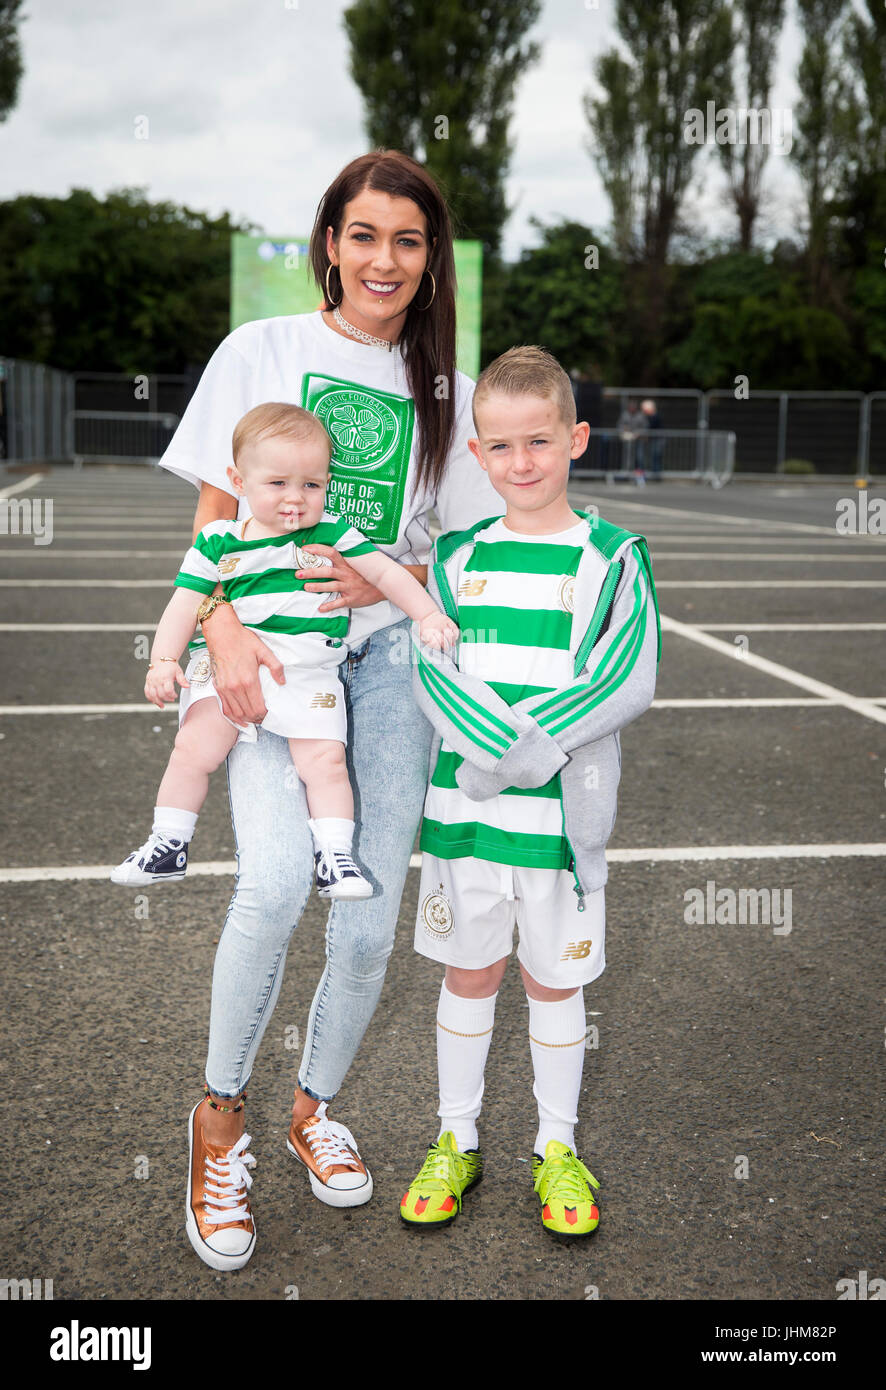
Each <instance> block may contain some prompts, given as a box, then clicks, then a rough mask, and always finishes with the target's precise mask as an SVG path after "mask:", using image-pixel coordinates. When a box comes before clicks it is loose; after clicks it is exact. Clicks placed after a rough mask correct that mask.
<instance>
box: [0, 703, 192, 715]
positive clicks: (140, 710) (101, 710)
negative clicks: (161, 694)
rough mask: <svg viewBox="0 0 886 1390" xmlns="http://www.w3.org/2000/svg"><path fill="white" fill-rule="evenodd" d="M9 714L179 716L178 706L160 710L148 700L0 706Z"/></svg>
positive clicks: (2, 712) (0, 713)
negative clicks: (137, 702) (126, 702)
mask: <svg viewBox="0 0 886 1390" xmlns="http://www.w3.org/2000/svg"><path fill="white" fill-rule="evenodd" d="M7 714H157V715H160V714H178V705H177V704H175V705H167V706H166V708H165V709H162V710H161V709H158V708H157V706H156V705H151V704H149V703H148V701H147V700H144V701H142V703H141V704H138V705H134V704H129V705H0V715H7Z"/></svg>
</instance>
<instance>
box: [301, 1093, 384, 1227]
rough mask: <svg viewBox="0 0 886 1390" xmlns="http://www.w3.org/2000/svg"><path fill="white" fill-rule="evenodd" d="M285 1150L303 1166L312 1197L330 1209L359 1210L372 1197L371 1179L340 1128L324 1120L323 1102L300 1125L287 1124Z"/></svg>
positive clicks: (350, 1137)
mask: <svg viewBox="0 0 886 1390" xmlns="http://www.w3.org/2000/svg"><path fill="white" fill-rule="evenodd" d="M286 1147H287V1149H288V1150H289V1152H290V1153H291V1154H292V1156H293V1158H297V1159H298V1160H299V1162H300V1163H303V1164H304V1165H305V1167H306V1168H307V1170H308V1176H309V1177H310V1179H311V1188H312V1190H313V1193H314V1196H315V1197H319V1198H320V1201H321V1202H326V1203H327V1205H328V1206H330V1207H359V1206H362V1205H363V1203H364V1202H368V1201H369V1199H370V1197H371V1196H372V1176H371V1174H370V1173H369V1170H368V1169H367V1167H366V1164H365V1163H364V1162H363V1160H362V1158H361V1157H360V1154H359V1152H358V1150H357V1145H356V1143H355V1142H354V1136H353V1134H352V1133H351V1131H350V1130H349V1129H346V1128H345V1126H344V1125H340V1124H336V1123H335V1121H334V1120H329V1119H327V1118H326V1101H325V1100H324V1101H321V1102H320V1105H319V1106H318V1107H317V1112H316V1114H314V1115H308V1116H307V1117H306V1118H305V1119H304V1120H302V1121H301V1123H300V1124H297V1125H296V1124H290V1126H289V1138H288V1139H287V1141H286Z"/></svg>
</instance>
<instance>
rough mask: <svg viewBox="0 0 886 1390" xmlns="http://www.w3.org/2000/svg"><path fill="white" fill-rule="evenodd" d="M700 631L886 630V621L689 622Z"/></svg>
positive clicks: (689, 625) (690, 625)
mask: <svg viewBox="0 0 886 1390" xmlns="http://www.w3.org/2000/svg"><path fill="white" fill-rule="evenodd" d="M686 626H687V627H697V628H698V630H699V632H886V623H687V624H686Z"/></svg>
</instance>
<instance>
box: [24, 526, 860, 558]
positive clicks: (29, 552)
mask: <svg viewBox="0 0 886 1390" xmlns="http://www.w3.org/2000/svg"><path fill="white" fill-rule="evenodd" d="M53 534H54V535H55V536H59V532H58V531H57V530H55V531H54V533H53ZM142 534H143V533H142ZM154 534H159V536H160V537H162V539H164V540H168V539H169V535H168V533H165V532H160V533H154ZM59 538H60V539H62V540H67V539H69V537H67V536H59ZM31 539H32V538H31V537H30V536H22V537H20V538H18V539H17V540H16V541H15V542H14V543H13V544H12V545H10V546H0V559H3V560H5V559H9V558H10V557H13V556H14V557H15V558H16V559H22V558H29V557H34V558H36V559H38V560H39V559H44V560H45V559H53V560H55V559H58V558H59V557H63V558H64V559H70V558H71V557H72V556H76V557H77V559H81V560H122V559H127V558H132V559H134V560H146V559H176V558H180V557H181V556H182V554H183V553H184V551H183V549H182V547H179V548H178V549H177V550H159V549H158V550H65V549H63V548H62V547H60V546H57V545H54V544H50V545H40V546H36V545H33V544H31ZM184 548H185V549H186V548H187V546H185V547H184ZM653 559H654V561H655V563H656V564H657V563H658V562H659V560H706V561H710V560H716V561H718V562H720V563H725V564H729V563H731V564H736V563H745V564H756V563H765V564H782V565H785V564H803V563H804V562H805V563H810V562H811V563H814V564H817V565H821V564H833V565H852V564H855V565H869V564H872V563H875V562H876V561H877V560H881V561H886V547H884V549H883V551H882V553H881V554H879V555H812V554H801V555H774V554H767V555H758V554H749V553H748V552H747V551H739V550H729V551H724V550H655V551H653Z"/></svg>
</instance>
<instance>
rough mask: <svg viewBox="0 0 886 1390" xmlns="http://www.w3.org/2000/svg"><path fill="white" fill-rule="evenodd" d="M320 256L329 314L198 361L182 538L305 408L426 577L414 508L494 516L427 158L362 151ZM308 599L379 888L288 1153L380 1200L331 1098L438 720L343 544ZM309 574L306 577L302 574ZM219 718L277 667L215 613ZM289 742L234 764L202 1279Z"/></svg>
mask: <svg viewBox="0 0 886 1390" xmlns="http://www.w3.org/2000/svg"><path fill="white" fill-rule="evenodd" d="M311 266H312V269H313V272H314V275H315V278H316V280H317V282H318V284H319V285H321V286H322V287H323V290H324V293H325V296H326V299H325V306H326V307H324V308H323V309H322V310H318V311H317V312H316V313H312V314H300V315H292V316H289V317H285V318H277V319H268V320H262V321H259V322H256V323H249V324H244V325H243V326H242V327H240V328H238V329H236V330H235V331H234V332H233V333H232V334H230V336H229V337H228V338H226V339H225V341H224V342H223V343H222V344H221V345H220V346H219V348H218V349H217V350H216V352H215V354H214V355H213V357H212V359H211V361H210V362H209V364H208V366H207V368H206V371H205V372H204V375H203V377H202V379H201V381H200V385H199V387H198V388H197V391H196V393H195V395H194V397H193V399H192V401H191V402H190V404H189V406H188V409H187V411H186V412H185V415H184V417H183V419H182V422H181V424H180V426H179V428H178V430H177V432H176V435H175V437H174V439H173V441H172V443H171V445H170V447H169V449H168V450H167V452H166V454H165V456H164V458H163V459H162V463H163V465H164V467H167V468H170V469H172V471H174V472H176V473H179V474H180V475H181V476H183V477H186V478H188V479H189V480H190V481H192V482H194V483H195V484H198V485H199V486H200V500H199V503H198V506H197V514H196V518H195V532H196V531H197V530H199V529H200V528H201V527H202V526H205V525H206V524H208V523H209V522H210V521H213V520H218V519H222V518H228V519H229V518H233V517H234V516H235V515H236V510H237V506H236V499H235V498H234V497H233V495H232V494H231V493H230V492H229V491H228V488H227V485H226V481H225V468H226V467H227V464H228V462H229V459H230V452H231V447H230V441H231V433H232V430H233V427H234V424H235V423H236V421H237V420H238V419H239V418H240V416H241V415H243V414H244V413H245V412H246V411H247V410H248V409H250V408H251V407H252V406H254V405H257V404H259V403H260V402H261V401H266V400H280V401H292V402H294V403H295V404H298V405H304V406H306V407H307V408H308V409H310V410H312V411H313V412H314V413H315V414H316V415H317V416H318V417H319V418H320V419H321V420H322V421H323V423H324V424H325V425H326V427H327V429H328V430H329V432H330V433H331V434H332V436H333V439H334V440H335V443H336V450H335V457H334V461H333V478H332V481H331V482H330V486H329V490H328V492H327V506H328V508H329V510H331V511H335V512H339V513H340V514H342V515H344V516H346V517H347V518H348V520H349V521H350V522H351V523H352V524H353V525H354V526H357V527H358V528H360V529H361V530H362V531H363V532H364V533H365V534H366V535H367V536H368V537H369V539H370V540H372V541H373V542H375V544H376V545H378V546H380V547H381V548H382V549H384V550H385V551H386V553H388V554H390V555H391V556H393V558H394V559H396V560H398V561H399V562H400V563H401V564H405V565H406V566H407V568H408V569H409V570H410V571H411V572H412V573H413V574H416V575H417V576H418V577H420V578H421V579H422V580H423V581H424V580H425V579H426V568H425V562H426V560H427V557H428V554H429V550H430V543H429V538H428V525H427V511H428V509H429V507H431V506H433V507H434V510H435V512H436V513H437V515H438V517H439V519H440V522H441V524H442V526H443V528H444V529H445V530H449V529H456V528H462V527H465V526H469V525H472V524H473V523H474V522H477V521H480V520H482V519H484V518H486V517H489V516H494V515H498V514H499V513H500V511H501V505H500V501H499V499H498V497H497V496H496V494H495V493H494V492H493V491H492V489H491V487H490V486H489V483H488V480H487V479H486V475H485V474H484V473H482V472H481V470H480V469H479V468H477V466H476V464H475V463H474V461H473V459H472V458H471V456H470V454H469V451H468V448H467V440H468V438H470V437H471V436H472V435H473V432H474V431H473V424H472V420H471V394H472V384H471V382H470V381H469V379H468V378H467V377H465V376H463V375H462V374H461V373H459V372H457V371H456V369H455V271H454V261H453V252H452V233H451V228H450V222H449V216H448V212H447V208H446V204H445V202H444V200H443V198H442V196H441V194H440V192H439V190H438V189H437V187H436V185H435V184H434V182H433V180H432V179H431V178H430V177H429V176H428V175H427V174H426V173H425V171H424V170H423V169H422V168H421V166H420V165H418V164H416V163H415V162H414V161H413V160H411V159H409V158H408V157H407V156H405V155H403V154H400V153H398V152H396V151H383V150H378V151H375V152H373V153H371V154H368V155H364V156H362V157H361V158H360V159H356V160H354V161H353V162H352V163H351V164H349V165H348V166H347V167H346V168H345V169H344V170H343V171H342V172H341V174H339V176H338V178H336V179H335V181H334V182H333V183H332V185H331V186H330V188H329V189H328V190H327V192H326V194H325V196H324V198H323V199H322V201H321V203H320V207H319V209H318V212H317V218H316V221H315V224H314V230H313V233H312V238H311ZM315 550H316V551H318V552H319V553H321V554H324V555H326V556H327V557H328V558H329V559H331V560H332V561H333V566H332V568H331V569H330V570H324V578H325V580H326V582H324V583H321V584H310V585H308V587H309V588H310V589H312V590H313V591H324V590H326V591H329V592H330V601H329V602H328V603H326V604H324V606H323V609H321V611H327V612H331V611H333V610H334V609H336V608H342V607H351V608H352V609H353V610H354V611H353V614H352V619H351V627H350V633H349V637H348V646H349V649H350V654H349V656H348V659H347V661H346V662H345V663H344V664H343V666H342V668H341V675H342V681H343V683H344V685H345V689H346V692H347V698H348V726H349V743H348V763H349V769H350V773H351V778H352V783H353V786H354V790H355V800H356V803H357V804H356V813H355V820H356V826H357V831H356V841H355V843H356V850H355V854H356V857H357V858H358V860H359V862H360V864H361V867H362V868H363V871H364V873H366V875H367V876H368V877H369V878H370V879H371V881H372V883H373V886H374V889H375V892H374V896H373V897H372V898H369V899H367V900H363V901H338V902H336V903H335V904H334V906H333V908H332V910H331V912H330V915H329V920H328V925H327V931H326V968H325V969H324V971H323V974H322V976H321V979H320V982H319V984H318V986H317V991H316V993H315V995H314V1001H313V1004H312V1006H311V1011H310V1015H309V1018H308V1025H307V1037H306V1041H305V1049H304V1055H303V1057H302V1061H301V1066H300V1068H299V1078H298V1086H297V1088H296V1091H295V1100H294V1105H293V1111H292V1123H291V1126H290V1131H289V1139H288V1148H289V1151H290V1152H291V1153H292V1154H293V1155H294V1157H296V1158H298V1159H299V1160H300V1161H301V1162H302V1163H303V1164H304V1165H305V1166H306V1167H307V1169H308V1174H309V1177H310V1183H311V1188H312V1190H313V1192H314V1194H315V1195H316V1196H317V1197H319V1198H320V1200H321V1201H324V1202H326V1203H328V1204H330V1205H332V1206H356V1205H359V1204H360V1203H363V1202H366V1201H368V1200H369V1198H370V1197H371V1195H372V1178H371V1176H370V1174H369V1172H368V1169H367V1167H366V1165H365V1163H364V1162H363V1160H362V1159H361V1157H360V1154H359V1151H358V1148H357V1144H356V1142H355V1141H354V1139H353V1137H352V1135H351V1134H350V1131H349V1130H347V1129H346V1128H345V1127H344V1126H343V1125H341V1124H337V1123H334V1122H332V1121H331V1120H330V1119H329V1118H328V1115H327V1113H326V1108H327V1103H328V1102H329V1101H330V1100H332V1098H333V1097H334V1096H335V1095H336V1093H337V1091H338V1089H339V1087H340V1086H341V1083H342V1081H343V1079H344V1077H345V1075H346V1073H347V1071H348V1068H349V1067H350V1064H351V1062H352V1061H353V1059H354V1056H355V1055H356V1052H357V1049H358V1048H359V1045H360V1042H361V1040H362V1038H363V1035H364V1033H365V1031H366V1028H367V1025H368V1024H369V1021H370V1019H371V1017H372V1014H373V1012H374V1010H375V1006H376V1004H377V1002H378V998H379V995H380V993H381V989H382V985H383V982H384V975H385V969H386V966H387V961H388V957H389V955H390V952H391V949H392V946H393V941H394V930H395V926H396V920H397V913H398V909H399V904H400V897H401V894H402V891H403V884H404V882H405V878H406V871H407V869H408V867H409V856H410V852H411V849H412V845H413V841H414V837H415V832H416V828H417V826H418V821H419V817H420V814H421V806H422V798H423V794H424V790H425V781H426V776H427V766H428V753H429V747H430V736H431V731H430V726H429V725H428V723H427V722H426V720H425V719H424V716H423V715H422V714H421V713H420V712H419V710H418V709H417V707H416V706H415V704H414V702H413V699H412V694H411V667H410V663H409V659H408V656H405V653H407V652H408V636H407V634H408V629H409V623H408V621H407V620H405V619H404V618H403V615H402V614H401V613H400V612H399V610H396V609H394V608H393V607H392V606H391V605H390V604H389V603H387V602H386V601H383V600H382V596H381V595H380V594H379V592H378V590H376V589H374V588H372V587H371V586H370V585H369V584H367V583H366V582H365V581H364V580H362V579H361V578H360V577H359V575H357V574H356V572H355V571H354V570H353V569H352V568H351V567H350V566H349V565H348V564H347V562H346V561H345V560H344V559H343V558H342V557H341V556H340V555H338V553H337V552H336V551H334V550H330V549H329V548H328V547H315ZM311 573H312V571H311V570H309V569H304V570H299V571H298V577H299V578H303V579H310V578H311ZM204 634H205V637H206V641H207V644H208V646H209V649H210V652H211V654H212V657H213V660H214V662H215V667H216V673H217V674H216V686H217V689H218V691H219V694H220V696H221V698H222V704H223V708H224V711H225V713H226V714H227V715H228V716H229V717H230V718H231V719H234V720H235V721H237V722H238V723H244V722H253V723H255V722H258V721H259V720H260V719H261V718H263V716H264V712H265V706H264V703H263V701H262V696H261V688H260V684H259V680H258V669H259V666H260V665H261V664H265V665H267V666H268V667H269V668H270V670H271V672H272V674H275V676H276V677H277V678H278V679H279V677H280V673H281V669H280V666H279V663H278V662H277V661H276V660H275V658H274V657H273V655H272V654H271V653H270V652H269V651H268V649H267V648H266V647H265V646H264V644H263V643H262V642H261V640H260V639H259V638H258V637H257V636H256V635H255V634H254V633H250V632H247V631H246V630H245V629H244V628H243V627H242V626H241V624H240V623H239V621H238V620H237V618H236V617H235V615H234V613H233V611H232V610H231V609H230V608H229V607H228V606H227V605H224V604H222V605H219V606H218V607H217V608H215V609H214V611H213V612H212V613H211V614H209V615H208V616H206V617H205V619H204ZM289 764H290V759H289V754H288V749H287V746H286V742H285V740H283V739H279V738H275V737H274V735H272V734H268V733H266V732H265V731H263V730H261V729H259V730H258V741H257V742H256V743H254V744H245V743H244V744H238V745H237V746H236V747H235V748H234V750H233V752H232V753H231V755H230V757H229V759H228V782H229V788H230V797H231V815H232V820H233V824H234V833H235V839H236V845H237V856H238V865H239V872H238V878H237V887H236V891H235V894H234V897H233V900H232V902H231V906H230V909H229V911H228V916H227V920H226V922H225V927H224V931H223V933H222V935H221V938H220V940H219V946H218V952H217V954H216V961H215V968H214V973H213V983H212V1008H211V1014H210V1036H209V1052H208V1057H207V1064H206V1086H205V1087H204V1091H205V1092H206V1098H205V1100H204V1101H203V1102H201V1103H200V1104H198V1105H197V1106H195V1108H194V1111H193V1112H192V1114H191V1119H190V1149H191V1164H190V1175H189V1183H188V1194H187V1200H186V1218H187V1230H188V1235H189V1237H190V1240H191V1243H192V1245H193V1246H194V1249H195V1250H196V1251H197V1253H198V1255H200V1257H201V1259H203V1260H205V1261H206V1263H207V1264H209V1265H211V1266H212V1267H213V1268H214V1269H238V1268H240V1267H241V1266H242V1265H244V1264H245V1263H246V1261H247V1260H248V1259H249V1258H250V1256H251V1254H252V1251H253V1249H254V1247H255V1223H254V1220H253V1217H252V1213H251V1210H250V1205H249V1199H248V1189H249V1187H250V1186H251V1182H252V1179H251V1176H250V1174H249V1172H248V1168H249V1167H250V1166H251V1165H252V1164H253V1163H254V1159H253V1157H252V1155H251V1154H249V1153H247V1152H246V1149H247V1146H248V1144H249V1142H250V1140H249V1136H248V1135H247V1134H245V1133H244V1123H243V1096H244V1092H245V1088H246V1085H247V1082H248V1080H249V1075H250V1072H251V1070H252V1065H253V1062H254V1059H255V1055H256V1052H257V1049H258V1046H259V1043H260V1041H261V1038H262V1035H263V1033H264V1030H265V1028H266V1027H267V1024H268V1021H269V1019H270V1016H271V1013H272V1011H273V1008H274V1005H275V1004H276V1001H277V997H278V994H279V991H280V985H281V982H282V978H283V967H284V962H285V958H286V950H287V946H288V943H289V938H290V936H291V934H292V932H293V931H294V929H295V927H296V925H297V924H298V921H299V918H300V916H301V914H302V911H303V910H304V906H305V903H306V902H307V899H308V895H309V893H310V891H311V886H312V882H313V856H312V849H311V840H310V834H309V831H308V826H307V809H306V806H305V804H304V796H303V789H302V787H301V784H300V783H299V782H298V780H297V779H294V778H293V777H292V775H291V771H290V767H289Z"/></svg>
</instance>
